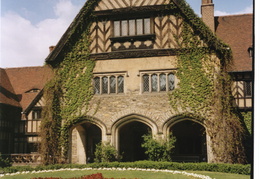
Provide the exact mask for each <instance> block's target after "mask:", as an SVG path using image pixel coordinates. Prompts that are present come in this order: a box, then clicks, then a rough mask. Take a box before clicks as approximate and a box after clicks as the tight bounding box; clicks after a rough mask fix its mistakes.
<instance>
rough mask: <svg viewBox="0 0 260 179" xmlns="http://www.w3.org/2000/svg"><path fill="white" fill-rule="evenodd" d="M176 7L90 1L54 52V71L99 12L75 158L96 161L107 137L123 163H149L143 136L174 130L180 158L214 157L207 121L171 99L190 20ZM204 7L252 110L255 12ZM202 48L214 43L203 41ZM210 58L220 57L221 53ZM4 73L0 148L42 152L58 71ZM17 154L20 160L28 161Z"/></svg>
mask: <svg viewBox="0 0 260 179" xmlns="http://www.w3.org/2000/svg"><path fill="white" fill-rule="evenodd" d="M172 5H174V6H176V7H177V8H180V7H179V6H178V1H170V0H157V1H150V0H149V1H146V0H128V1H116V0H97V1H93V0H89V1H88V2H86V4H85V5H84V6H83V8H82V10H81V11H80V12H79V14H78V15H77V17H76V18H75V20H74V21H73V23H72V24H71V26H70V27H69V28H68V30H67V31H66V32H65V34H64V35H63V37H62V38H61V40H60V41H59V42H58V44H57V45H56V47H55V48H54V49H53V50H52V51H51V52H50V54H49V56H48V57H47V59H46V63H48V64H49V65H50V66H52V68H54V69H55V68H56V67H57V66H58V65H59V63H61V62H62V61H63V59H64V57H65V55H66V51H68V50H70V46H69V42H71V41H73V40H75V37H76V36H75V35H74V34H73V33H81V32H80V31H72V29H77V28H78V27H80V26H81V23H82V21H80V19H81V18H82V17H85V16H88V15H90V13H89V11H86V9H87V8H88V7H89V6H91V8H92V9H91V11H90V12H91V13H93V14H92V15H94V17H95V18H94V20H93V22H92V24H91V26H90V38H91V44H90V46H89V51H90V53H91V54H90V56H91V58H92V59H95V67H94V69H93V91H94V96H93V98H92V99H91V101H90V105H89V106H90V107H89V111H88V113H87V115H86V116H85V119H84V120H81V122H79V123H75V124H74V125H73V126H71V128H70V130H69V131H70V133H69V136H70V137H69V143H70V145H69V152H68V162H71V163H86V162H87V160H88V159H90V160H91V159H92V157H93V155H94V151H95V146H96V144H98V143H99V142H101V141H103V142H109V143H110V144H112V145H113V146H115V148H116V149H117V150H118V151H119V153H120V154H122V156H123V161H136V160H144V159H146V157H145V155H144V150H143V149H142V148H141V143H142V136H143V135H144V134H147V133H149V132H151V133H152V134H153V135H154V136H156V137H157V138H165V137H166V136H168V135H169V134H170V133H172V134H173V135H174V136H176V138H177V143H176V148H175V156H174V157H173V159H174V160H175V161H191V162H202V161H208V162H212V161H213V158H214V156H212V155H213V154H212V152H211V150H212V149H211V145H210V142H211V141H210V137H209V136H208V133H207V130H208V129H207V127H206V125H205V123H203V122H202V121H200V120H197V119H195V118H193V117H188V116H182V115H180V113H178V112H176V111H174V110H173V108H172V106H171V105H170V103H169V97H168V94H169V93H170V92H172V91H173V90H175V89H176V88H178V81H179V79H178V78H177V77H176V72H177V70H178V68H177V56H176V55H177V52H178V48H179V44H178V40H176V39H179V40H180V41H181V34H182V26H183V20H184V18H183V17H179V16H177V15H176V14H175V13H174V11H173V10H172V9H171V6H172ZM201 10H202V20H203V21H204V22H205V24H206V25H208V26H209V28H210V29H211V30H212V31H213V32H214V33H215V34H216V35H217V36H218V37H219V38H220V39H222V40H223V41H224V42H225V43H227V44H229V45H230V47H231V49H232V51H233V56H234V63H233V65H232V68H231V69H229V71H230V74H231V75H232V76H233V81H234V85H233V95H234V102H235V104H236V105H237V107H238V108H239V109H240V110H241V111H243V112H250V111H252V96H253V91H252V81H253V72H252V54H253V53H252V49H253V47H252V45H253V44H252V42H253V39H252V38H253V36H252V24H253V22H252V20H253V17H252V14H243V15H234V16H233V15H232V16H220V17H214V4H213V2H212V0H207V1H206V0H202V6H201ZM178 11H181V9H178ZM181 12H182V11H181ZM182 13H183V12H182ZM183 15H184V16H185V14H183ZM238 27H239V28H238ZM236 37H240V38H236ZM201 45H202V46H207V43H206V42H204V41H203V40H201ZM211 58H212V59H217V60H221V59H218V58H217V57H216V56H214V54H212V56H211ZM1 76H2V77H4V78H3V79H4V80H1V93H0V94H1V119H0V120H1V121H0V124H1V125H0V127H1V130H0V135H1V137H0V142H1V144H0V146H1V150H0V152H1V153H3V154H30V153H34V152H36V153H37V150H36V148H35V147H34V145H33V144H35V143H37V142H39V141H40V139H39V136H38V135H39V125H40V122H41V110H42V107H44V99H43V96H42V93H43V92H42V89H43V87H44V85H45V83H46V82H47V80H48V79H51V77H52V72H51V69H50V68H49V67H48V66H45V67H29V68H14V69H1ZM34 77H35V78H34ZM32 79H33V80H32ZM7 108H10V109H7ZM185 112H186V111H183V113H185ZM2 116H4V117H2ZM7 128H8V130H7ZM2 129H3V130H2ZM4 143H6V144H7V145H6V146H5V147H3V146H4V145H2V144H4ZM7 146H8V147H7ZM13 156H14V157H13V160H14V161H15V162H17V163H19V162H21V163H22V162H24V161H26V160H27V159H25V158H21V157H20V156H21V155H13ZM28 156H29V155H27V157H28ZM15 157H17V158H16V159H15ZM30 160H31V161H32V160H33V159H32V158H30V157H29V160H27V162H30ZM34 162H35V161H34Z"/></svg>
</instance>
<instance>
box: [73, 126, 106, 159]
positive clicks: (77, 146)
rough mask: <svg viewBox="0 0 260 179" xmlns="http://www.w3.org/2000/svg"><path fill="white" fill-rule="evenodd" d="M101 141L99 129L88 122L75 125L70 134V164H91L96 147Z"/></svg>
mask: <svg viewBox="0 0 260 179" xmlns="http://www.w3.org/2000/svg"><path fill="white" fill-rule="evenodd" d="M101 140H102V131H101V129H100V128H99V127H98V126H97V125H95V124H92V123H90V122H85V123H81V124H79V125H77V126H76V127H74V128H73V129H72V133H71V163H78V164H86V163H88V162H93V160H94V152H95V149H96V145H97V144H98V143H100V142H101Z"/></svg>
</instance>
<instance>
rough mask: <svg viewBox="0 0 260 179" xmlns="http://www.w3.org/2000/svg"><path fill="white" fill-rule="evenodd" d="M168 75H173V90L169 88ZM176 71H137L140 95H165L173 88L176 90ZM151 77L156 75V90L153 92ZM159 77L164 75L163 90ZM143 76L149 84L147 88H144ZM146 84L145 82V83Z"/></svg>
mask: <svg viewBox="0 0 260 179" xmlns="http://www.w3.org/2000/svg"><path fill="white" fill-rule="evenodd" d="M170 74H173V75H174V78H173V84H174V87H173V89H170V86H169V75H170ZM175 74H176V71H175V69H168V70H165V69H164V70H156V71H155V70H140V71H139V74H138V76H140V81H141V82H140V93H141V94H144V93H145V94H146V93H165V92H169V91H173V90H174V89H175V88H176V84H177V83H176V81H177V79H176V75H175ZM153 75H156V76H157V78H156V85H157V87H156V90H153V89H152V83H153V81H152V80H153V79H152V76H153ZM161 75H165V87H164V88H166V89H165V90H161V89H162V87H161ZM144 76H146V77H147V76H148V83H149V87H148V86H147V84H146V86H144V85H145V82H144ZM146 83H147V82H146ZM147 87H148V88H149V89H146V88H147Z"/></svg>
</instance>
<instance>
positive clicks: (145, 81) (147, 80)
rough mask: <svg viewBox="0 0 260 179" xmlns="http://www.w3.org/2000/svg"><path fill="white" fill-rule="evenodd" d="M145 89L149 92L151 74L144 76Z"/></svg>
mask: <svg viewBox="0 0 260 179" xmlns="http://www.w3.org/2000/svg"><path fill="white" fill-rule="evenodd" d="M143 90H144V92H149V75H144V76H143Z"/></svg>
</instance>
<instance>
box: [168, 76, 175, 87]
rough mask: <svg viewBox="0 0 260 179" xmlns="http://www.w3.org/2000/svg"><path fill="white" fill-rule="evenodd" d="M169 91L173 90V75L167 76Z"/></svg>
mask: <svg viewBox="0 0 260 179" xmlns="http://www.w3.org/2000/svg"><path fill="white" fill-rule="evenodd" d="M168 83H169V91H171V90H174V75H173V74H172V73H170V74H169V75H168Z"/></svg>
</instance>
